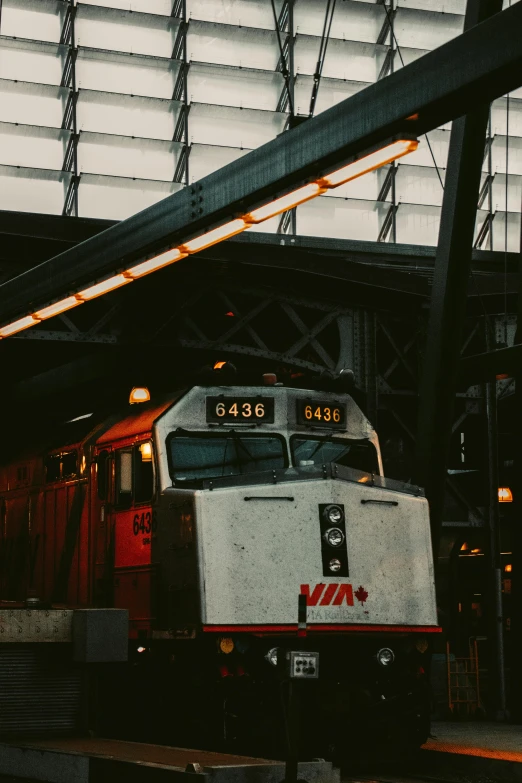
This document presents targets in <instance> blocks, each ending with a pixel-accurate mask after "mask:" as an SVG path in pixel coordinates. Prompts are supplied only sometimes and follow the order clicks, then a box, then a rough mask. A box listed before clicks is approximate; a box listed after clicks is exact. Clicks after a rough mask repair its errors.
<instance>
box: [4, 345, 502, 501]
mask: <svg viewBox="0 0 522 783" xmlns="http://www.w3.org/2000/svg"><path fill="white" fill-rule="evenodd" d="M0 334H1V332H0ZM498 502H499V503H512V502H513V493H512V492H511V490H510V488H509V487H499V488H498Z"/></svg>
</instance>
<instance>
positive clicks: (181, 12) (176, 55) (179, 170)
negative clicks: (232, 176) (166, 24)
mask: <svg viewBox="0 0 522 783" xmlns="http://www.w3.org/2000/svg"><path fill="white" fill-rule="evenodd" d="M171 16H173V17H174V18H175V19H179V20H180V24H179V28H178V32H177V35H176V40H175V42H174V48H173V50H172V56H171V59H172V60H175V61H178V62H179V63H180V66H179V71H178V75H177V77H176V82H175V84H174V90H173V93H172V100H173V101H178V102H180V103H181V107H180V110H179V114H178V119H177V121H176V125H175V127H174V134H173V136H172V141H177V142H181V144H182V147H181V152H180V155H179V158H178V162H177V165H176V169H175V172H174V178H173V181H174V182H181V183H182V184H183V185H188V184H189V181H190V180H189V156H190V149H191V146H190V136H189V124H188V122H189V113H190V99H189V94H188V73H189V69H190V60H189V56H188V50H187V37H188V31H189V24H190V20H189V19H188V17H187V0H174V4H173V7H172V13H171Z"/></svg>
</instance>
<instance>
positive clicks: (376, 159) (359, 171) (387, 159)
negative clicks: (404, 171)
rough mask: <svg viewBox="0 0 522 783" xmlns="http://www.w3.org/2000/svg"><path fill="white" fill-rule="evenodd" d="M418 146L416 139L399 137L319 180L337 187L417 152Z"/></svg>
mask: <svg viewBox="0 0 522 783" xmlns="http://www.w3.org/2000/svg"><path fill="white" fill-rule="evenodd" d="M418 146H419V142H418V141H417V140H416V139H398V140H397V141H393V142H392V143H391V144H388V145H387V146H386V147H382V148H381V149H379V150H375V151H374V152H370V153H369V154H368V155H365V156H364V157H362V158H358V159H357V160H354V161H353V162H352V163H348V165H347V166H343V168H342V169H338V171H333V172H332V173H331V174H327V175H326V176H325V177H322V179H320V180H318V182H319V184H320V185H323V186H324V187H327V188H336V187H338V186H339V185H343V184H344V183H345V182H349V181H350V180H351V179H355V178H356V177H360V176H362V175H363V174H367V173H368V172H370V171H374V169H378V168H380V167H381V166H385V165H386V164H387V163H391V162H392V160H397V158H402V156H403V155H408V153H410V152H415V150H416V149H417V147H418Z"/></svg>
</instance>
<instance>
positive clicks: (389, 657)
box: [375, 647, 395, 666]
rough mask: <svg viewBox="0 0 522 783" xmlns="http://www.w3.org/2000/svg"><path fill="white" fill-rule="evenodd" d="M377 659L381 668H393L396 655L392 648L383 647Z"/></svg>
mask: <svg viewBox="0 0 522 783" xmlns="http://www.w3.org/2000/svg"><path fill="white" fill-rule="evenodd" d="M375 657H376V658H377V663H378V664H380V665H381V666H391V664H392V663H393V662H394V660H395V653H394V652H393V650H392V649H390V647H381V649H380V650H378V652H377V655H376V656H375Z"/></svg>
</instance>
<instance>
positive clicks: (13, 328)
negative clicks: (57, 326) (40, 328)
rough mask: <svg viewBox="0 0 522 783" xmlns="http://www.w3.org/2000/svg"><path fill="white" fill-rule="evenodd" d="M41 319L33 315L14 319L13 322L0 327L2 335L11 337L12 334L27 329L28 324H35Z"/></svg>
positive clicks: (0, 334) (0, 335)
mask: <svg viewBox="0 0 522 783" xmlns="http://www.w3.org/2000/svg"><path fill="white" fill-rule="evenodd" d="M39 320H40V319H39V318H36V316H33V315H26V316H25V318H20V319H19V320H18V321H13V323H12V324H7V326H2V328H1V329H0V337H10V336H11V335H12V334H16V333H17V332H21V331H22V329H27V327H28V326H34V325H35V324H36V323H38V321H39Z"/></svg>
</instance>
